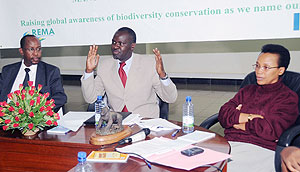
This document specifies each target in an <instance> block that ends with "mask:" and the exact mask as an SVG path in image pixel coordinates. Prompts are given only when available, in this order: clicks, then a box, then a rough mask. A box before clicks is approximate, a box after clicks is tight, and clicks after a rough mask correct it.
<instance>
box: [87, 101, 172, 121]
mask: <svg viewBox="0 0 300 172" xmlns="http://www.w3.org/2000/svg"><path fill="white" fill-rule="evenodd" d="M158 98H159V97H158ZM87 111H88V112H94V111H95V102H94V103H92V104H89V105H88V108H87ZM159 117H160V118H163V119H168V118H169V103H167V102H164V101H163V100H161V98H159Z"/></svg>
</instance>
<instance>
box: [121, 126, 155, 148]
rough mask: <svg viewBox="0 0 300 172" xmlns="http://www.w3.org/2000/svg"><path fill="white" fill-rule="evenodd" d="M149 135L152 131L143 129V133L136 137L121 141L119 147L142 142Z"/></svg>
mask: <svg viewBox="0 0 300 172" xmlns="http://www.w3.org/2000/svg"><path fill="white" fill-rule="evenodd" d="M149 134H150V129H149V128H143V129H142V130H141V131H139V132H137V133H135V134H134V135H131V136H129V137H126V138H124V139H122V140H120V141H119V142H118V143H119V145H122V144H125V143H134V142H137V141H141V140H144V139H145V138H146V137H147V136H148V135H149Z"/></svg>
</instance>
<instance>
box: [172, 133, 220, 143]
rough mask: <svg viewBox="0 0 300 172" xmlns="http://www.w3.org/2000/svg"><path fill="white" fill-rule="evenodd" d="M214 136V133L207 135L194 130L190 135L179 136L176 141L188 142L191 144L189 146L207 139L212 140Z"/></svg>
mask: <svg viewBox="0 0 300 172" xmlns="http://www.w3.org/2000/svg"><path fill="white" fill-rule="evenodd" d="M215 135H216V134H215V133H209V132H205V131H198V130H196V131H194V132H192V133H190V134H186V135H183V136H180V137H178V138H177V139H179V140H184V141H188V142H191V144H193V143H198V142H202V141H205V140H207V139H210V138H213V137H215Z"/></svg>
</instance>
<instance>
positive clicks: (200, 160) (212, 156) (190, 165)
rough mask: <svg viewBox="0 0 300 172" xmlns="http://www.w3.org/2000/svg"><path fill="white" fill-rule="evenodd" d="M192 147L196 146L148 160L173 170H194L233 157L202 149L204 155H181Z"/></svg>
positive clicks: (154, 156) (148, 158) (190, 146)
mask: <svg viewBox="0 0 300 172" xmlns="http://www.w3.org/2000/svg"><path fill="white" fill-rule="evenodd" d="M192 147H195V146H193V145H189V146H187V147H184V148H182V149H180V150H175V151H169V152H167V153H164V154H158V155H152V156H149V157H147V160H148V161H150V162H155V163H158V164H161V165H165V166H169V167H173V168H178V169H184V170H192V169H194V168H197V167H200V166H203V165H207V164H212V163H216V162H219V161H223V160H226V159H228V158H230V157H231V155H229V154H225V153H222V152H217V151H214V150H211V149H207V148H202V149H203V150H204V152H203V153H200V154H197V155H194V156H190V157H188V156H185V155H182V154H181V152H180V151H182V150H185V149H189V148H192Z"/></svg>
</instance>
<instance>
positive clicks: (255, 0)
mask: <svg viewBox="0 0 300 172" xmlns="http://www.w3.org/2000/svg"><path fill="white" fill-rule="evenodd" d="M299 13H300V0H242V1H241V0H184V1H183V0H149V1H143V0H115V1H110V0H51V1H46V0H26V1H24V0H1V1H0V21H1V30H0V48H2V49H3V48H18V47H19V40H20V39H21V37H22V36H23V35H24V34H34V35H36V36H37V37H39V38H40V39H41V40H43V42H42V44H43V46H44V47H53V46H77V45H78V46H80V45H91V44H110V43H111V39H112V36H113V34H114V33H115V31H116V30H117V29H118V28H120V27H123V26H127V27H130V28H132V29H133V30H134V31H135V32H136V34H137V43H162V42H194V41H197V42H199V41H222V40H249V39H275V38H276V39H278V38H299V37H300V31H299Z"/></svg>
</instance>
